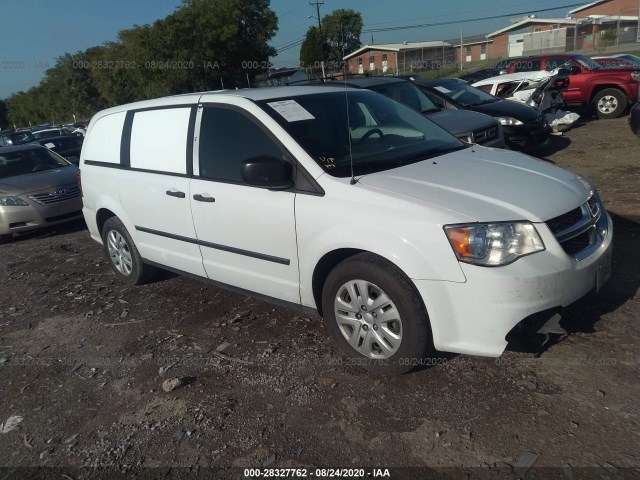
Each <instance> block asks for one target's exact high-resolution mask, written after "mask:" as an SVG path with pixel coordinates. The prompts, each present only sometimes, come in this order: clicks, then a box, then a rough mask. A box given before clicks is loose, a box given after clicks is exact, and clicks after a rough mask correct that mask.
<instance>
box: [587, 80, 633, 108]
mask: <svg viewBox="0 0 640 480" xmlns="http://www.w3.org/2000/svg"><path fill="white" fill-rule="evenodd" d="M609 88H613V89H614V90H618V91H619V92H620V93H622V94H623V95H624V96H625V98H627V101H628V100H629V97H628V95H627V92H625V90H624V88H622V87H621V86H620V85H618V84H615V83H603V84H600V85H595V86H594V87H593V90H591V95H590V96H589V103H593V101H594V100H595V98H596V95H598V93H600V92H601V91H603V90H607V89H609Z"/></svg>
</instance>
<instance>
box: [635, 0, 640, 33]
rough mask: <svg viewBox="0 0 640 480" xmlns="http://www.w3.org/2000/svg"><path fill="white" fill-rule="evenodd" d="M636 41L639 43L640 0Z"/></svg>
mask: <svg viewBox="0 0 640 480" xmlns="http://www.w3.org/2000/svg"><path fill="white" fill-rule="evenodd" d="M636 41H637V42H638V43H640V0H639V1H638V28H637V29H636Z"/></svg>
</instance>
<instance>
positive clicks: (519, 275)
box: [414, 214, 613, 357]
mask: <svg viewBox="0 0 640 480" xmlns="http://www.w3.org/2000/svg"><path fill="white" fill-rule="evenodd" d="M607 222H608V232H607V236H606V237H605V239H604V241H603V242H602V244H601V245H600V246H599V247H598V249H597V250H596V251H595V252H594V253H592V254H591V255H590V256H588V257H587V258H585V259H584V260H581V261H577V260H575V259H573V258H571V257H570V256H569V255H567V253H565V251H564V250H563V249H562V247H561V246H560V244H559V243H558V242H557V240H556V239H555V237H554V236H553V234H552V233H551V232H550V231H549V229H548V228H546V226H545V225H544V224H537V225H536V227H537V228H538V233H539V234H540V236H541V237H542V239H543V241H544V244H545V246H546V250H545V251H543V252H539V253H536V254H533V255H529V256H527V257H523V258H520V259H518V260H517V261H516V262H514V263H512V264H510V265H506V266H502V267H493V268H490V267H478V266H474V265H469V264H464V263H461V267H462V270H463V272H464V274H465V277H466V279H467V281H466V282H464V283H455V282H440V281H429V280H414V284H415V285H416V288H417V289H418V292H419V293H420V295H421V296H422V298H423V300H424V303H425V306H426V308H427V312H428V314H429V319H430V321H431V328H432V332H433V341H434V346H435V347H436V348H437V349H438V350H440V351H443V352H454V353H464V354H470V355H481V356H488V357H497V356H499V355H500V354H502V352H503V351H504V349H505V347H506V346H507V341H506V340H505V337H506V335H507V334H508V333H509V332H510V331H511V330H512V329H513V327H515V326H516V325H517V324H518V323H520V322H521V321H522V320H524V319H525V318H526V317H528V316H530V315H532V314H534V313H538V312H541V311H544V310H547V309H551V308H556V307H564V306H567V305H570V304H571V303H573V302H575V301H576V300H578V299H580V298H581V297H583V296H584V295H586V294H587V293H589V292H590V291H591V290H593V289H594V288H596V286H597V285H598V283H599V282H602V281H603V280H606V277H605V278H603V277H602V275H606V272H608V271H610V265H611V251H612V239H613V224H612V221H611V217H609V215H608V214H607ZM598 276H600V278H599V279H598Z"/></svg>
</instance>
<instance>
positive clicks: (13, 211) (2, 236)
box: [0, 145, 82, 242]
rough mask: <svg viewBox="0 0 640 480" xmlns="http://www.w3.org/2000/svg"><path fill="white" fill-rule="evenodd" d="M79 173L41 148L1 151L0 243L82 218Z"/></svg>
mask: <svg viewBox="0 0 640 480" xmlns="http://www.w3.org/2000/svg"><path fill="white" fill-rule="evenodd" d="M78 172H79V170H78V167H76V166H75V165H72V164H71V163H69V162H67V161H66V160H65V159H64V158H62V157H61V156H59V155H57V154H55V153H53V152H51V151H50V150H49V149H47V148H44V147H42V146H40V145H21V146H17V147H6V148H0V242H2V241H3V240H6V239H8V238H10V237H11V236H12V235H13V234H14V233H21V232H26V231H29V230H35V229H37V228H42V227H47V226H51V225H56V224H58V223H62V222H67V221H70V220H75V219H79V218H82V195H81V192H80V187H79V185H78V180H77V174H78Z"/></svg>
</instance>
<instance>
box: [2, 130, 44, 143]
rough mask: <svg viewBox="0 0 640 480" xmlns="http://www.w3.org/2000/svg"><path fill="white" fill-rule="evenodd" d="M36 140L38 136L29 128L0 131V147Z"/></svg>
mask: <svg viewBox="0 0 640 480" xmlns="http://www.w3.org/2000/svg"><path fill="white" fill-rule="evenodd" d="M34 140H36V137H34V136H33V134H32V133H31V132H30V131H28V130H22V131H15V130H5V131H2V132H0V147H10V146H15V145H23V144H25V143H31V142H33V141H34Z"/></svg>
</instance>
